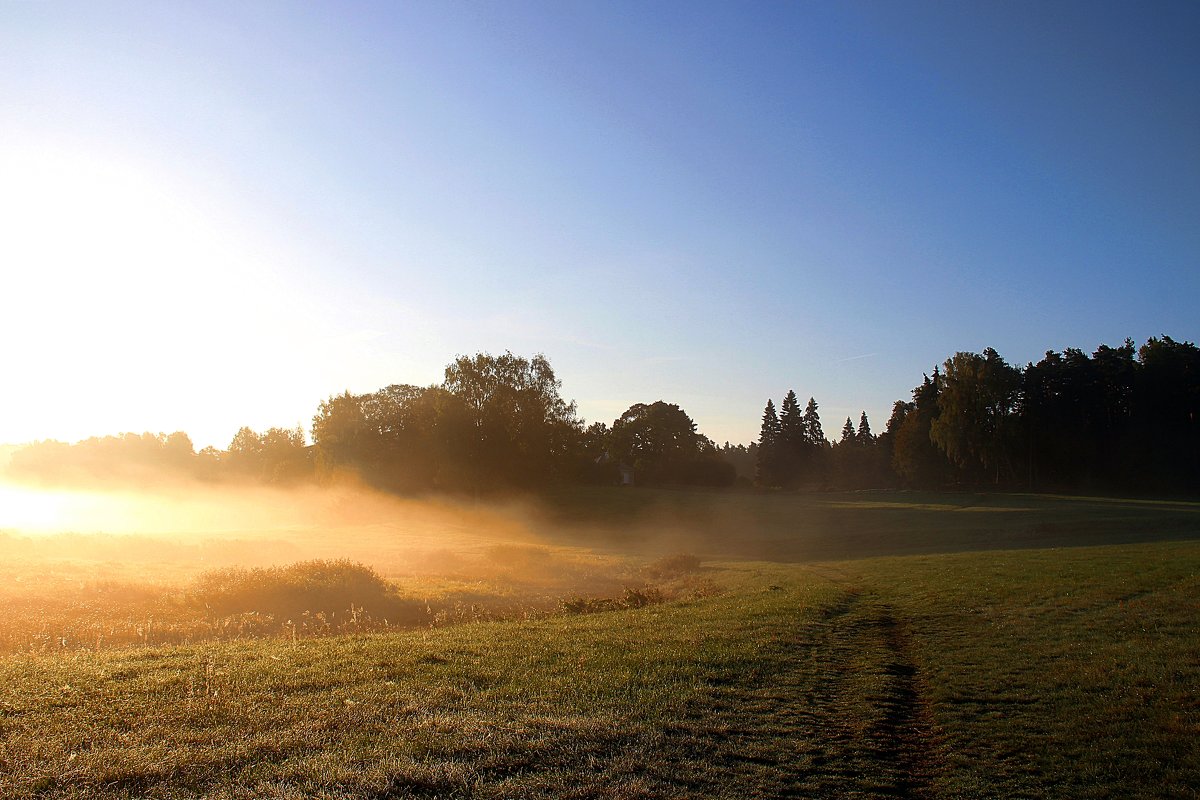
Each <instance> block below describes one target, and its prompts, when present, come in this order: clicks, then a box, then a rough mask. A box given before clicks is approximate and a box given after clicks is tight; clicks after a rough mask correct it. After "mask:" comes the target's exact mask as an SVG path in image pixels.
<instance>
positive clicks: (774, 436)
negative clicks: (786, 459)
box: [754, 398, 783, 486]
mask: <svg viewBox="0 0 1200 800" xmlns="http://www.w3.org/2000/svg"><path fill="white" fill-rule="evenodd" d="M782 438H783V428H782V426H781V425H780V422H779V417H778V416H776V414H775V404H774V403H773V402H772V401H771V400H770V398H768V399H767V407H766V408H765V409H763V416H762V428H761V429H760V430H759V434H758V454H757V456H758V457H757V458H756V459H755V469H754V476H755V477H754V480H755V483H757V484H758V485H759V486H778V485H779V467H778V465H779V447H780V443H781V439H782Z"/></svg>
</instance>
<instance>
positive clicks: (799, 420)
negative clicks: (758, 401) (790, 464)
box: [779, 390, 805, 449]
mask: <svg viewBox="0 0 1200 800" xmlns="http://www.w3.org/2000/svg"><path fill="white" fill-rule="evenodd" d="M779 410H780V414H779V431H780V441H781V442H783V444H784V445H785V446H787V447H789V448H792V449H798V448H799V446H800V445H801V444H803V442H804V441H805V435H804V434H805V431H804V419H803V417H802V415H801V414H800V404H799V403H798V402H797V401H796V392H795V391H793V390H788V393H787V396H786V397H784V398H783V405H782V406H780V409H779Z"/></svg>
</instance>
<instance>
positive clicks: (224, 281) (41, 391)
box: [0, 147, 304, 444]
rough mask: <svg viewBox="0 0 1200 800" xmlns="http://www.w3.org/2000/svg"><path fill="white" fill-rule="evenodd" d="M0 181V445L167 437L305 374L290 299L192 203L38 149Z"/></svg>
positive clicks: (138, 169)
mask: <svg viewBox="0 0 1200 800" xmlns="http://www.w3.org/2000/svg"><path fill="white" fill-rule="evenodd" d="M0 175H3V181H0V233H2V235H0V263H2V264H3V265H4V269H3V273H2V275H0V287H2V291H0V298H2V299H0V303H2V304H3V308H2V309H0V337H3V340H4V341H5V342H6V343H8V348H7V350H6V352H5V362H6V363H5V375H4V380H5V382H6V383H7V385H8V386H9V387H10V391H9V393H8V395H9V397H8V398H6V403H5V406H6V408H5V413H4V415H3V420H2V421H0V441H10V442H11V441H26V440H30V439H35V438H66V439H79V438H85V437H87V436H91V435H97V434H103V433H114V432H118V431H121V430H133V431H143V430H155V431H157V430H164V431H167V432H169V431H171V430H177V429H179V428H180V427H182V426H183V424H186V422H187V421H189V420H192V419H195V418H196V416H197V415H196V413H194V412H195V411H196V410H197V409H201V408H208V409H214V408H216V407H218V406H219V405H220V403H221V402H224V403H226V404H232V402H233V400H232V398H231V397H230V396H229V392H228V387H229V386H230V385H239V384H240V385H246V384H247V382H249V381H252V380H254V379H255V378H257V379H259V380H263V379H264V373H265V378H266V379H268V380H269V379H271V378H273V377H274V376H273V375H271V374H270V373H271V370H276V371H278V372H279V373H280V374H287V373H289V372H291V373H294V372H295V371H296V369H297V367H299V366H300V365H301V364H302V363H303V349H304V343H303V340H302V338H301V337H299V336H298V335H297V332H298V330H299V329H300V323H299V321H298V317H299V316H300V314H299V313H297V312H298V309H297V306H298V305H299V298H298V294H297V293H296V292H295V291H289V290H288V288H287V287H286V285H285V284H284V282H283V280H282V279H281V278H280V277H279V276H278V275H273V274H272V272H271V267H270V265H269V264H268V259H266V258H263V257H261V252H260V251H259V250H256V247H255V245H254V244H253V243H252V242H251V241H250V240H249V239H248V237H247V236H245V235H244V234H243V233H242V226H240V225H239V224H238V223H236V222H233V221H231V219H230V218H229V215H228V212H227V214H226V216H224V217H223V216H221V214H220V213H217V212H214V210H213V207H212V206H213V204H211V203H209V204H208V205H204V200H203V198H204V195H203V193H201V192H199V191H196V190H194V189H192V188H189V187H187V186H186V185H185V184H184V183H183V182H181V181H180V180H178V179H173V178H171V177H168V176H162V175H156V174H154V172H153V170H151V169H149V168H148V167H147V166H146V165H143V164H140V163H137V162H134V161H129V160H122V159H120V158H110V157H103V158H100V157H95V156H90V155H82V154H80V153H78V152H71V151H62V150H54V149H50V148H36V147H26V148H8V149H4V150H0ZM217 376H220V378H221V380H222V381H223V383H218V382H217V380H216V378H217ZM14 389H15V390H16V391H12V390H14ZM284 422H288V423H290V421H288V420H285V421H284ZM234 430H236V428H232V429H231V430H229V432H228V433H226V434H223V435H225V436H231V435H232V433H233V431H234ZM221 444H224V442H221Z"/></svg>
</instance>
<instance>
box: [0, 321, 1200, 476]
mask: <svg viewBox="0 0 1200 800" xmlns="http://www.w3.org/2000/svg"><path fill="white" fill-rule="evenodd" d="M560 388H561V381H559V379H558V378H557V377H556V376H555V374H554V371H553V369H552V368H551V366H550V363H549V361H547V359H546V358H545V356H542V355H535V356H533V357H532V358H525V357H521V356H517V355H514V354H512V353H504V354H503V355H499V356H496V355H490V354H486V353H481V354H478V355H475V356H472V357H467V356H461V357H459V358H457V359H456V360H455V361H454V362H453V363H451V364H450V365H448V366H447V367H446V371H445V379H444V380H443V382H442V383H441V384H438V385H435V386H425V387H421V386H412V385H408V384H396V385H391V386H387V387H385V388H383V389H380V390H379V391H376V392H372V393H368V394H351V393H349V392H347V393H344V394H341V395H336V396H333V397H330V398H328V399H327V400H325V401H324V402H322V403H321V404H320V405H319V407H318V409H317V413H316V415H315V416H314V418H313V425H312V429H311V439H312V444H311V445H309V444H307V443H306V437H305V434H304V431H303V430H301V429H299V428H296V429H282V428H271V429H269V430H267V431H266V432H264V433H258V432H256V431H253V430H251V429H250V428H242V429H241V430H239V431H238V432H237V434H236V435H235V436H234V438H233V441H232V442H230V444H229V447H228V448H227V449H225V450H218V449H216V448H212V447H207V448H204V449H202V450H200V451H199V452H196V451H195V449H194V447H193V445H192V442H191V440H190V439H189V438H188V437H187V435H186V434H183V433H172V434H169V435H164V434H149V433H147V434H140V435H139V434H124V435H121V436H107V437H99V438H92V439H87V440H85V441H82V442H79V443H76V444H66V443H62V442H54V441H45V442H38V443H35V444H31V445H28V446H25V447H23V448H21V449H19V450H17V451H16V452H15V453H13V454H12V456H11V458H10V461H9V464H8V468H7V471H8V473H9V475H10V476H12V477H14V478H19V479H24V480H36V481H39V482H43V483H51V484H78V483H88V484H97V483H100V484H126V485H127V484H130V483H147V482H153V481H159V480H163V479H175V478H190V479H198V480H203V481H213V482H216V481H253V482H261V483H269V484H290V483H296V482H300V481H310V480H328V479H334V478H336V477H339V476H343V475H353V476H355V477H356V478H358V479H361V480H363V481H365V482H366V483H368V484H370V485H372V486H375V487H377V488H379V489H383V490H385V491H391V492H398V493H415V492H451V493H455V492H475V493H479V492H487V493H497V492H511V491H538V490H541V489H546V488H550V487H553V486H559V485H564V484H634V485H652V486H663V485H688V486H731V485H734V484H739V485H744V486H756V487H759V488H761V489H765V490H766V489H797V490H822V489H867V488H928V489H944V488H955V487H958V488H990V489H1002V490H1014V491H1018V490H1019V491H1038V492H1092V493H1122V494H1128V493H1133V494H1145V495H1164V494H1171V495H1197V494H1200V350H1198V349H1197V348H1196V346H1195V345H1194V344H1192V343H1190V342H1176V341H1175V340H1173V339H1171V338H1170V337H1169V336H1163V337H1162V338H1151V339H1150V340H1148V341H1147V342H1146V343H1145V344H1144V345H1142V346H1141V347H1135V346H1134V344H1133V342H1132V341H1129V340H1126V342H1125V344H1123V345H1122V346H1120V347H1116V348H1113V347H1108V346H1105V345H1102V346H1100V347H1099V348H1098V349H1097V350H1096V351H1095V352H1094V353H1092V354H1091V355H1090V356H1089V355H1088V354H1087V353H1085V352H1083V351H1082V350H1076V349H1067V350H1064V351H1063V352H1061V353H1058V352H1052V351H1051V352H1047V353H1046V355H1045V357H1044V358H1043V359H1042V360H1041V361H1039V362H1038V363H1037V364H1028V365H1026V366H1025V367H1024V368H1019V367H1014V366H1012V365H1010V364H1008V363H1007V362H1006V361H1005V360H1004V359H1003V358H1002V357H1001V356H1000V354H999V353H997V352H996V351H995V350H992V349H990V348H989V349H986V350H984V351H983V352H982V353H965V352H960V353H955V354H954V355H953V356H951V357H950V358H948V359H947V360H946V361H945V362H944V363H943V364H942V365H940V366H938V367H935V368H934V369H933V371H932V373H931V374H929V375H925V376H924V377H923V379H922V381H921V383H920V384H919V385H917V386H916V387H915V388H914V389H913V390H912V399H911V400H907V401H906V400H898V401H896V403H895V405H894V407H893V408H892V414H891V417H890V418H889V419H888V421H887V424H886V426H885V428H884V430H883V432H882V433H879V434H875V433H874V432H872V430H871V425H870V421H869V420H868V419H867V415H866V413H862V414H861V415H860V416H859V419H858V421H857V423H855V421H854V420H852V419H849V418H848V419H846V421H845V424H844V425H843V426H842V428H841V432H840V435H839V436H838V438H837V439H836V441H832V442H831V441H830V440H829V438H828V437H827V436H826V434H825V432H824V429H823V428H822V423H821V418H820V414H819V407H818V404H817V402H816V400H815V399H812V398H810V399H809V400H808V401H807V403H806V404H805V406H804V408H803V409H801V407H800V403H799V401H798V399H797V395H796V393H795V391H789V392H787V394H786V395H785V396H784V397H783V398H782V400H781V402H780V405H779V407H778V409H777V408H776V406H775V403H774V401H773V399H768V400H767V403H766V408H765V409H764V411H763V414H762V420H761V428H760V433H759V438H758V441H756V442H753V443H750V444H748V445H740V444H739V445H731V444H729V443H728V442H726V443H725V444H724V445H723V446H717V445H716V444H715V443H714V442H712V441H711V440H710V439H709V438H708V437H706V436H704V435H703V434H701V433H700V432H699V431H697V429H696V424H695V422H693V421H692V419H691V418H690V417H689V416H688V414H687V413H686V412H685V411H684V410H683V409H682V408H680V407H679V406H678V405H675V404H671V403H667V402H664V401H661V400H660V401H657V402H653V403H648V404H647V403H637V404H635V405H633V406H630V408H629V409H628V410H627V411H625V413H623V414H622V415H621V416H620V417H618V418H617V419H616V420H614V421H613V423H612V424H611V425H607V424H605V423H602V422H595V423H592V424H591V425H588V424H586V423H585V422H584V421H583V420H581V419H580V418H579V417H578V416H577V414H576V408H575V404H574V403H573V402H568V401H566V400H564V399H563V398H562V396H561V395H560V393H559V390H560Z"/></svg>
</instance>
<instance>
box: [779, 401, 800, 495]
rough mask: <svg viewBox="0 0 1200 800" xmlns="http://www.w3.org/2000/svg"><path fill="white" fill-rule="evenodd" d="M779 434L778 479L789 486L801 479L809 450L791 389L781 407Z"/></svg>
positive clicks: (798, 407)
mask: <svg viewBox="0 0 1200 800" xmlns="http://www.w3.org/2000/svg"><path fill="white" fill-rule="evenodd" d="M779 434H780V435H779V448H778V458H777V459H776V462H775V467H776V472H777V474H776V477H777V478H778V479H779V482H780V484H781V485H784V486H788V485H791V484H792V483H794V482H795V481H796V480H797V478H799V474H800V471H801V469H802V468H803V465H804V461H805V456H806V455H807V453H806V452H805V451H806V450H807V449H808V447H807V441H806V438H805V435H804V418H803V416H802V415H801V413H800V404H799V403H798V402H797V401H796V392H795V391H793V390H790V389H789V390H788V393H787V396H786V397H784V398H783V405H782V406H781V407H780V415H779Z"/></svg>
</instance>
